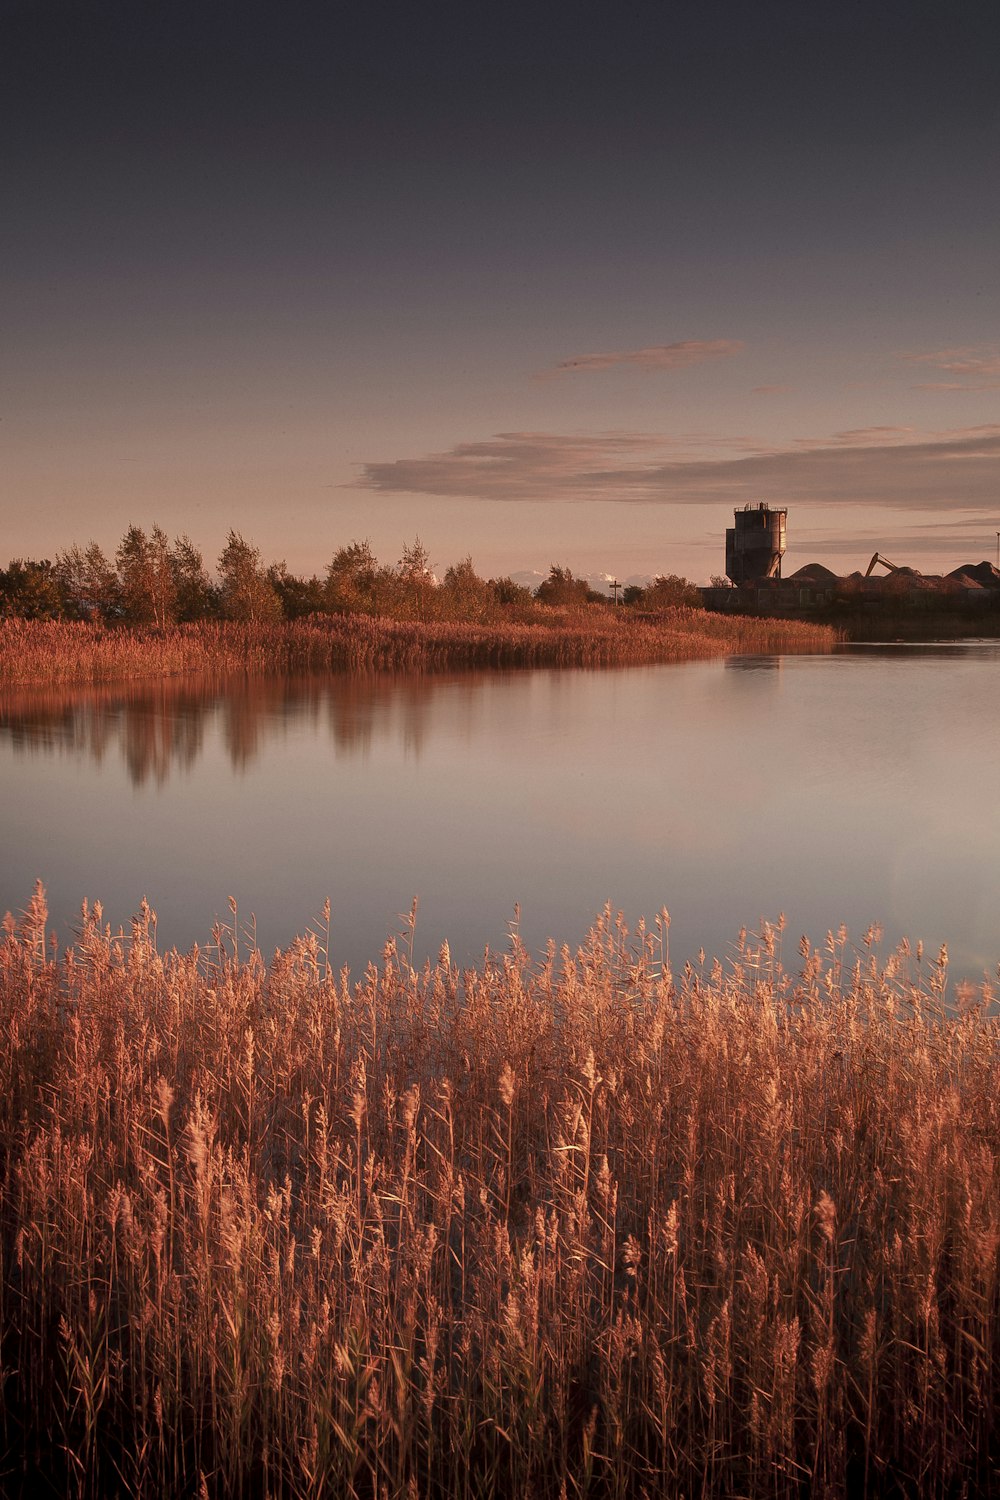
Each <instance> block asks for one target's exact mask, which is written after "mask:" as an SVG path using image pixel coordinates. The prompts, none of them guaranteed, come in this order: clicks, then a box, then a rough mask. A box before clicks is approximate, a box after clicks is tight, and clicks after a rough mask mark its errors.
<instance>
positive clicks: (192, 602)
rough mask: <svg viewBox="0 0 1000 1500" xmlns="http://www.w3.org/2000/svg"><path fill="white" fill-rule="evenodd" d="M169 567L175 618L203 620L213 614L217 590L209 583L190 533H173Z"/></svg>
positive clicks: (216, 600)
mask: <svg viewBox="0 0 1000 1500" xmlns="http://www.w3.org/2000/svg"><path fill="white" fill-rule="evenodd" d="M170 571H171V576H172V578H173V583H174V597H175V598H176V601H177V605H176V608H177V618H178V620H204V619H207V618H208V617H209V616H210V615H213V614H215V612H216V609H217V607H218V596H217V591H216V590H215V589H214V588H213V587H212V580H211V579H210V578H209V576H208V573H207V571H206V569H205V563H204V559H203V558H202V555H201V553H200V552H199V550H198V548H197V547H196V546H195V544H194V542H192V540H191V538H190V537H189V536H178V537H174V545H173V548H172V550H171V553H170Z"/></svg>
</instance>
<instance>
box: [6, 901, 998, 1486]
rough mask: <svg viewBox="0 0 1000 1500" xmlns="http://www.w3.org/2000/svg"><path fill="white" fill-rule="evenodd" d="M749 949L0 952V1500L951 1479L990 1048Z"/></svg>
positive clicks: (986, 1302) (929, 1013)
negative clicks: (354, 960) (7, 1499)
mask: <svg viewBox="0 0 1000 1500" xmlns="http://www.w3.org/2000/svg"><path fill="white" fill-rule="evenodd" d="M779 936H780V935H779V934H778V933H777V932H775V931H772V930H766V931H765V933H764V935H763V938H762V939H761V940H760V941H759V942H756V943H749V944H748V943H746V942H745V941H744V942H742V943H741V945H740V947H739V949H738V951H737V952H736V953H735V955H734V959H733V962H732V964H731V965H729V966H728V967H727V968H726V969H725V970H723V969H722V968H720V967H718V966H716V967H715V968H714V969H713V970H712V972H710V973H704V972H702V970H701V969H700V968H699V969H691V968H687V969H685V971H684V973H683V975H682V976H681V977H680V978H679V980H677V981H676V982H675V981H674V980H672V978H671V976H670V973H669V969H668V967H667V965H666V963H665V952H664V947H665V943H664V938H665V924H662V923H661V924H657V927H656V929H654V931H653V932H652V933H651V934H650V935H648V936H647V935H646V934H645V933H643V932H640V933H639V934H638V935H637V936H636V937H635V938H632V939H630V938H629V937H628V935H627V934H626V933H625V931H624V929H623V928H622V927H621V924H620V923H619V924H615V923H614V922H613V921H612V920H611V918H610V915H609V914H605V917H604V918H603V919H602V920H601V921H600V922H599V923H598V924H597V926H596V927H595V929H594V932H593V933H592V935H591V937H590V939H589V941H588V943H587V944H586V945H585V947H584V948H583V949H582V950H581V951H580V952H579V953H578V954H577V955H576V956H575V957H574V956H571V955H570V954H569V953H568V952H566V951H564V952H563V953H561V954H558V955H557V954H556V953H555V951H554V950H553V951H552V952H550V954H549V955H548V957H547V959H545V960H544V961H543V962H542V963H540V964H538V965H532V964H531V963H530V962H529V960H528V958H527V956H526V955H525V953H524V952H523V951H521V949H520V948H519V946H518V945H517V943H516V941H515V942H514V943H513V945H512V950H511V952H510V953H509V954H507V955H506V956H504V957H498V958H495V959H488V960H487V961H486V962H485V963H484V965H483V967H482V968H481V969H479V970H477V971H474V972H467V973H465V974H461V975H460V974H459V973H458V972H457V970H456V969H455V967H454V966H453V965H452V963H451V961H450V958H449V955H448V953H447V950H445V951H443V952H442V954H441V957H440V961H439V962H438V964H437V965H436V967H434V968H428V969H426V970H425V971H424V972H423V973H420V974H418V973H415V972H414V971H413V970H412V968H411V967H410V964H409V962H408V960H407V957H406V954H405V951H404V948H403V946H402V945H397V944H396V943H390V944H389V945H388V946H387V948H386V950H385V952H384V954H383V956H382V960H381V963H380V965H379V966H378V967H376V966H372V967H371V968H370V969H369V971H368V973H367V975H366V977H365V979H364V980H363V982H362V983H361V984H360V985H358V986H357V987H355V988H351V987H349V985H348V982H347V979H346V976H338V975H337V974H336V973H334V972H333V971H332V970H331V968H330V964H329V961H328V953H327V939H326V936H325V934H324V932H323V931H322V929H320V930H319V932H318V933H310V934H307V935H306V936H304V937H303V938H301V939H299V940H298V941H296V942H295V943H294V944H293V945H292V947H291V948H289V949H288V951H287V952H284V953H280V954H278V955H276V956H275V958H274V959H273V960H272V961H271V963H270V964H269V965H265V963H264V962H263V961H262V959H261V957H260V955H259V954H258V953H256V952H255V951H253V950H252V949H250V950H249V951H243V952H240V951H238V947H237V945H238V942H239V939H238V936H237V935H235V934H234V933H233V932H226V931H224V930H217V931H216V933H215V939H214V944H213V946H211V947H210V948H209V949H208V950H206V951H205V952H203V953H200V954H199V953H197V952H193V953H190V954H180V953H176V952H169V953H165V954H161V953H159V952H158V951H157V949H156V945H155V941H154V937H155V923H154V921H153V919H152V918H151V916H150V914H149V913H148V912H143V913H142V914H141V915H140V917H139V918H138V919H137V921H136V922H135V924H134V927H133V930H132V933H131V935H130V936H128V937H127V938H126V939H123V940H114V939H112V938H111V936H110V935H109V933H108V932H107V931H106V930H103V929H102V927H101V921H100V913H99V911H98V912H92V913H89V914H85V917H84V920H83V922H82V926H81V932H80V936H79V940H78V942H77V943H76V945H75V949H74V950H73V951H72V952H69V953H66V954H64V955H62V956H61V957H60V956H57V955H55V953H54V952H53V951H50V950H49V949H48V948H47V945H46V935H45V907H44V898H43V896H42V893H41V892H40V891H39V892H37V893H36V896H35V899H34V901H33V903H32V905H31V907H30V909H29V911H28V912H27V913H26V914H25V915H24V917H23V918H22V919H21V920H20V922H19V923H15V922H13V921H11V922H8V924H7V934H6V940H5V942H4V943H3V945H2V946H0V1027H2V1034H3V1047H2V1050H0V1255H2V1259H3V1276H2V1304H0V1356H2V1370H3V1402H2V1414H3V1415H2V1431H0V1444H2V1450H3V1451H2V1472H3V1474H4V1481H3V1482H4V1486H5V1490H6V1492H10V1493H16V1492H18V1491H19V1490H23V1492H24V1493H30V1494H35V1493H38V1489H39V1486H40V1485H41V1484H42V1483H43V1482H46V1481H47V1482H48V1483H50V1484H51V1485H53V1486H54V1487H55V1488H56V1489H57V1490H58V1492H60V1493H70V1494H78V1495H105V1494H112V1493H122V1494H130V1495H139V1494H148V1495H181V1494H185V1495H187V1494H190V1495H205V1494H208V1495H216V1494H219V1495H221V1494H227V1495H228V1494H242V1495H261V1496H264V1495H287V1496H319V1495H322V1494H329V1495H337V1496H347V1497H353V1496H366V1497H367V1496H372V1497H374V1496H376V1495H384V1496H404V1495H405V1496H410V1495H421V1496H435V1497H442V1500H444V1497H456V1500H458V1497H462V1500H466V1497H470V1496H474V1495H478V1496H493V1495H497V1496H499V1495H505V1496H506V1495H512V1496H528V1495H535V1496H539V1495H543V1496H544V1495H553V1496H559V1495H561V1494H565V1495H567V1496H576V1495H585V1494H587V1495H596V1496H630V1495H635V1496H640V1495H642V1494H650V1495H694V1494H698V1495H704V1496H737V1495H742V1496H747V1495H769V1496H770V1495H776V1496H779V1495H780V1496H785V1495H787V1496H791V1495H814V1494H815V1495H848V1494H850V1495H863V1494H866V1493H867V1494H886V1493H897V1494H900V1495H907V1496H911V1495H912V1496H922V1495H942V1494H955V1495H958V1494H962V1493H969V1494H985V1493H987V1492H989V1490H990V1487H991V1482H994V1481H995V1479H996V1464H997V1460H998V1458H1000V1447H998V1431H997V1423H998V1415H997V1413H998V1400H997V1397H998V1389H997V1375H998V1364H997V1360H998V1355H1000V1341H998V1330H1000V1322H998V1311H1000V1309H998V1276H997V1270H998V1265H997V1259H998V1243H1000V1183H998V1177H997V1160H998V1153H1000V1053H998V1041H1000V1031H998V1023H997V1020H996V1018H995V1017H994V1016H991V1015H990V1014H989V1013H988V1010H987V1007H986V1001H987V1000H989V999H990V998H991V997H990V996H989V994H984V995H970V994H964V995H963V996H961V997H960V999H961V1005H960V1007H959V1013H956V1014H952V1015H946V1014H945V1012H944V1011H943V1008H942V1005H941V1001H942V998H943V990H944V968H943V965H942V964H940V963H938V964H930V965H927V964H926V963H923V962H919V961H918V960H917V959H916V958H915V957H914V956H911V955H909V954H907V953H906V952H901V953H899V954H896V955H894V956H892V957H891V958H890V959H889V960H888V961H887V962H886V963H884V964H883V965H881V966H879V965H878V964H877V963H876V961H875V960H874V958H872V957H870V956H869V955H868V954H867V953H866V952H864V951H863V952H862V957H861V958H860V959H859V960H858V961H857V962H856V963H854V964H852V963H851V962H850V961H849V956H848V953H847V951H846V948H845V943H844V940H843V938H842V937H841V938H838V939H834V938H832V937H831V938H830V939H828V942H827V945H826V948H825V949H824V951H823V952H817V951H815V950H812V949H810V948H809V947H808V945H804V947H803V949H802V955H801V960H800V962H799V963H797V965H796V968H797V970H798V972H797V973H796V974H795V975H794V977H793V976H792V975H791V974H790V973H786V972H785V970H783V968H782V966H781V963H780V962H779V958H778V955H777V951H776V950H777V943H778V941H779Z"/></svg>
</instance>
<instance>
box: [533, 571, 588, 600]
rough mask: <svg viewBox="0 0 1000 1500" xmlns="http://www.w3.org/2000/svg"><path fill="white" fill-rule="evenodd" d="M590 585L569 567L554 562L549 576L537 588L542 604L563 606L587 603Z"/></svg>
mask: <svg viewBox="0 0 1000 1500" xmlns="http://www.w3.org/2000/svg"><path fill="white" fill-rule="evenodd" d="M590 597H591V595H590V586H589V584H588V583H587V580H586V579H585V578H574V577H573V574H572V573H571V572H570V570H569V568H564V567H560V565H559V564H558V563H553V564H552V566H551V568H550V569H549V576H548V578H545V579H543V580H542V582H541V583H540V584H539V585H538V587H537V589H536V590H535V598H536V599H537V600H538V602H539V603H540V604H558V605H561V606H562V607H563V608H567V607H570V608H571V607H573V606H574V605H579V604H586V603H588V601H589V600H590Z"/></svg>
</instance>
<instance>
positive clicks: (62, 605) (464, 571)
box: [0, 525, 701, 628]
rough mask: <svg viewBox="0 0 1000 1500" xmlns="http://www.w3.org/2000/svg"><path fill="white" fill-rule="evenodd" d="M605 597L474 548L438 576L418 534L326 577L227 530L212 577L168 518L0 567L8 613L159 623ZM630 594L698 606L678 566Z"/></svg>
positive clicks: (642, 603) (412, 611) (420, 611)
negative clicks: (499, 574) (531, 581)
mask: <svg viewBox="0 0 1000 1500" xmlns="http://www.w3.org/2000/svg"><path fill="white" fill-rule="evenodd" d="M608 602H609V601H608V599H607V597H606V595H604V594H600V593H597V592H595V591H594V590H592V589H591V588H590V586H589V585H588V583H587V581H586V579H582V578H576V577H575V576H574V575H573V573H572V572H571V571H570V569H569V568H567V567H563V566H562V565H560V564H556V563H554V564H553V565H552V567H551V569H550V571H549V575H548V577H547V578H545V579H543V581H542V582H541V583H540V584H539V586H538V588H537V589H535V590H534V593H532V591H531V590H530V589H527V588H525V587H524V586H523V585H522V584H519V583H515V582H514V580H513V579H511V578H489V579H486V578H481V577H480V576H479V574H478V573H477V572H476V570H475V568H474V566H473V563H472V559H471V557H466V558H464V559H463V560H462V561H461V562H458V563H454V564H453V565H452V566H451V567H449V568H448V570H447V571H446V573H445V575H444V578H443V579H442V580H441V581H440V582H439V581H438V579H437V578H436V577H435V576H434V573H433V571H432V568H431V564H430V557H429V554H428V552H427V549H426V548H425V547H424V546H423V544H422V543H421V542H420V540H419V538H418V539H416V540H415V541H414V542H412V543H411V544H410V545H409V546H407V547H405V548H404V549H403V554H402V556H401V557H400V559H399V561H398V563H396V564H395V565H394V566H392V565H387V564H385V563H381V562H379V560H378V559H377V558H376V556H375V554H374V553H373V552H372V549H371V546H370V544H369V543H368V542H367V541H363V542H358V541H353V542H350V543H349V544H348V545H347V546H344V547H340V548H339V549H338V550H337V551H336V552H335V553H334V554H333V556H332V558H331V559H330V562H329V563H328V565H327V567H326V570H325V573H324V574H323V575H322V576H319V575H317V574H314V575H313V576H311V577H305V576H302V575H299V574H296V573H293V572H291V571H290V570H289V568H288V567H287V566H286V564H285V563H284V562H273V563H270V564H265V563H264V561H263V560H262V558H261V554H260V551H259V549H258V548H257V547H255V546H254V545H253V544H252V543H251V542H249V541H247V540H246V539H245V538H244V537H243V536H242V535H241V534H240V533H239V532H238V531H230V532H229V534H228V537H227V539H226V545H225V547H224V548H223V549H222V552H221V553H220V555H219V557H218V560H217V562H216V571H215V575H214V576H213V575H211V574H210V573H209V571H208V569H207V567H206V565H205V561H204V558H203V556H202V553H201V552H200V550H199V549H198V548H197V547H196V546H195V544H194V542H192V540H191V538H190V537H188V536H178V537H175V538H174V540H173V541H171V540H170V539H169V537H168V536H167V534H166V532H165V531H164V530H163V529H162V527H160V526H157V525H154V526H153V527H152V528H151V530H150V531H149V532H148V533H147V532H146V531H145V530H144V529H143V528H142V527H140V526H129V528H128V530H127V531H126V532H125V535H124V536H123V537H122V539H121V542H120V543H119V545H118V548H117V551H116V552H115V554H114V556H113V557H109V556H108V555H107V553H106V552H105V551H104V549H103V548H102V547H100V546H99V545H98V543H97V542H91V543H90V544H89V545H88V546H86V547H80V546H78V545H76V544H75V543H74V545H73V546H71V547H69V548H67V549H66V550H65V551H62V552H58V553H56V556H55V559H54V560H50V559H48V558H46V559H44V560H42V561H37V560H34V559H23V558H15V559H13V560H12V561H11V563H10V565H9V566H8V567H7V568H6V569H0V617H7V618H11V617H13V618H19V619H26V620H91V621H94V622H96V623H103V624H109V625H113V624H123V625H152V626H158V627H160V628H164V627H166V626H169V625H175V624H180V623H185V622H190V621H198V620H240V621H245V622H255V623H261V622H264V623H269V622H277V621H279V620H283V619H284V620H295V619H300V618H301V617H303V616H305V615H311V614H344V613H363V614H372V615H382V616H388V617H390V618H399V619H463V620H482V621H484V622H485V621H488V620H491V619H497V618H499V617H501V616H506V617H515V618H517V617H519V616H520V617H529V616H530V615H531V613H532V611H533V609H534V606H535V605H536V604H546V605H556V606H559V607H561V608H577V607H580V606H583V605H588V604H601V605H607V604H608ZM623 603H624V604H625V605H626V606H632V607H635V606H638V607H639V608H645V609H654V610H655V609H662V608H666V607H669V606H671V605H676V604H685V605H699V604H700V603H701V598H700V595H699V593H698V590H697V589H696V588H695V587H694V585H693V584H690V583H689V582H688V581H687V579H685V578H679V577H677V576H676V575H674V574H670V575H665V576H660V577H658V578H657V579H655V580H654V582H653V584H651V585H650V586H649V587H648V588H637V587H635V586H631V587H628V588H626V589H625V590H624V594H623Z"/></svg>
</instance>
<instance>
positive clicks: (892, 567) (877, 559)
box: [865, 552, 899, 578]
mask: <svg viewBox="0 0 1000 1500" xmlns="http://www.w3.org/2000/svg"><path fill="white" fill-rule="evenodd" d="M877 563H881V564H882V566H883V568H888V569H889V572H890V573H898V572H899V568H898V567H897V565H896V564H895V563H892V562H890V561H889V559H888V558H887V557H883V556H882V554H881V552H873V553H872V560H871V562H870V563H869V564H868V567H867V568H866V569H865V577H866V578H870V577H871V576H872V570H873V569H874V568H875V566H876V564H877Z"/></svg>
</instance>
